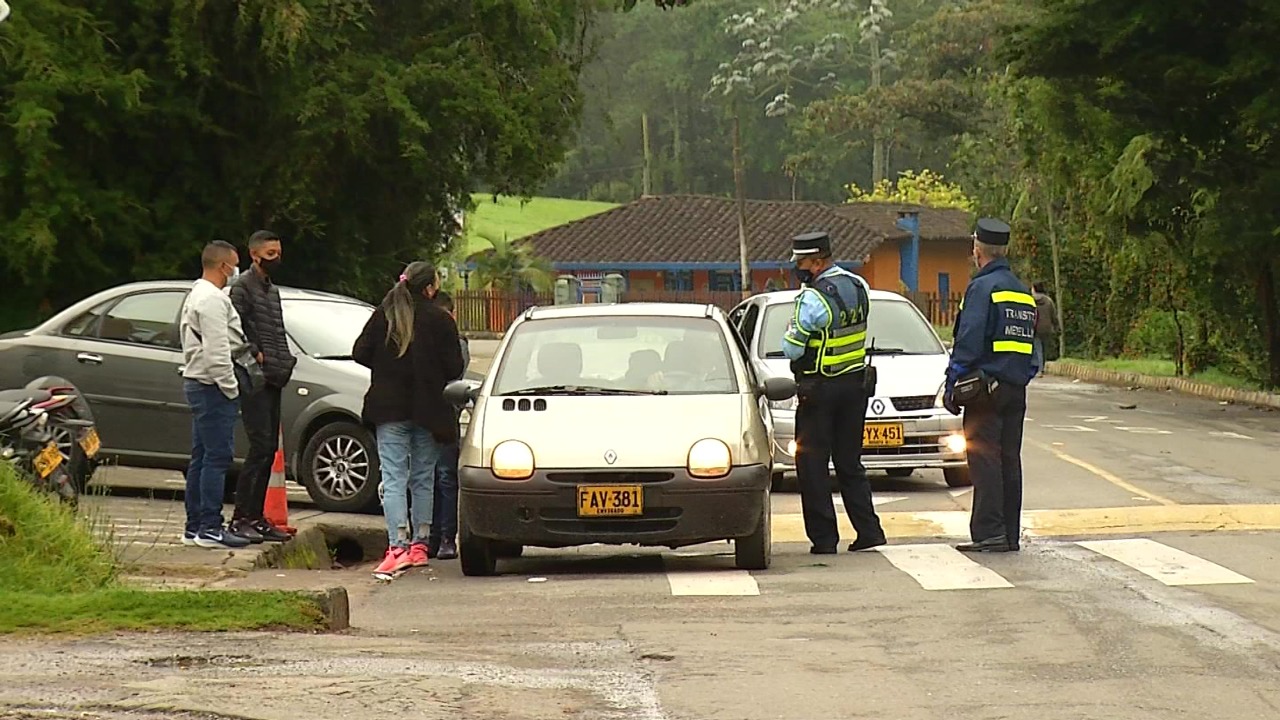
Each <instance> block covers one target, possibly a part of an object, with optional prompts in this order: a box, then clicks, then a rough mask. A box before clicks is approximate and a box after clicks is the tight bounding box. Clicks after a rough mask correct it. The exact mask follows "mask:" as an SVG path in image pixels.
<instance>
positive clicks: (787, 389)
mask: <svg viewBox="0 0 1280 720" xmlns="http://www.w3.org/2000/svg"><path fill="white" fill-rule="evenodd" d="M760 390H761V392H763V393H764V396H765V397H766V398H767V399H768V400H769V402H782V401H783V400H790V399H791V398H793V397H795V395H796V381H795V380H793V379H791V378H789V377H771V378H765V381H764V382H762V383H760Z"/></svg>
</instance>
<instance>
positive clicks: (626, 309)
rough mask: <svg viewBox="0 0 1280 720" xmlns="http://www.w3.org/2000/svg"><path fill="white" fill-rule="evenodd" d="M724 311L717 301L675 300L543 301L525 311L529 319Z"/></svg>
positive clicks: (701, 314) (692, 315)
mask: <svg viewBox="0 0 1280 720" xmlns="http://www.w3.org/2000/svg"><path fill="white" fill-rule="evenodd" d="M720 313H723V311H722V310H721V309H720V308H718V307H716V306H715V305H706V304H700V303H674V302H631V303H583V304H580V305H542V306H538V307H532V308H529V309H528V310H526V311H525V315H524V317H525V319H526V320H551V319H556V318H583V317H679V318H704V317H715V316H716V315H717V314H720Z"/></svg>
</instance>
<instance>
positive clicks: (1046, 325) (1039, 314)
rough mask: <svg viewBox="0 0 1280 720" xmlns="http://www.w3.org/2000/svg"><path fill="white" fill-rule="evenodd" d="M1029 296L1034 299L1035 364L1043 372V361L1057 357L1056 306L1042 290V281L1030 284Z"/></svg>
mask: <svg viewBox="0 0 1280 720" xmlns="http://www.w3.org/2000/svg"><path fill="white" fill-rule="evenodd" d="M1031 297H1033V298H1035V301H1036V339H1035V343H1036V358H1037V359H1038V360H1039V362H1038V363H1037V364H1036V366H1037V367H1039V368H1040V374H1041V375H1043V374H1044V361H1046V360H1057V359H1058V333H1059V332H1061V331H1062V328H1061V327H1059V326H1058V307H1057V305H1055V304H1054V302H1053V298H1052V297H1050V296H1049V294H1048V293H1046V292H1045V291H1044V283H1033V284H1032V285H1031Z"/></svg>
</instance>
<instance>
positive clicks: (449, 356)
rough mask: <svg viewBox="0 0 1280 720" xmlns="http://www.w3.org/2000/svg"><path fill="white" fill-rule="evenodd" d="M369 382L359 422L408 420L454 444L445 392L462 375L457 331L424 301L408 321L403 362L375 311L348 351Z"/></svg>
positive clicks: (455, 434) (452, 416)
mask: <svg viewBox="0 0 1280 720" xmlns="http://www.w3.org/2000/svg"><path fill="white" fill-rule="evenodd" d="M351 356H352V358H354V359H355V361H356V362H358V363H360V364H361V365H363V366H365V367H367V368H369V369H370V370H371V371H372V376H371V378H370V383H369V391H368V392H367V393H365V396H364V409H363V412H362V415H363V419H364V421H365V422H366V423H368V424H370V425H374V426H377V425H382V424H384V423H390V422H403V421H405V420H412V421H413V422H414V423H416V424H417V425H419V426H420V427H424V428H426V429H427V430H429V431H430V432H431V434H432V435H433V436H434V437H435V439H436V440H437V441H439V442H442V443H451V442H455V441H456V440H457V439H458V425H457V417H456V415H455V414H454V408H453V406H452V405H450V404H449V403H448V402H446V401H445V399H444V386H445V385H446V384H447V383H449V382H451V381H453V380H454V379H456V378H458V377H460V376H461V375H462V373H463V371H464V369H465V368H464V367H463V364H462V345H461V343H460V342H459V340H458V326H457V325H456V324H455V323H454V321H453V318H452V317H450V316H449V314H448V313H447V312H445V311H444V310H442V309H440V308H439V307H437V306H436V305H435V304H434V303H431V302H429V301H427V300H426V299H425V298H424V299H423V300H421V301H420V302H418V303H417V307H416V308H415V311H414V316H413V342H411V343H409V350H408V351H407V352H405V354H404V356H403V357H396V348H395V345H393V344H390V343H388V342H387V316H386V313H384V312H383V310H382V308H378V309H377V310H375V311H374V313H373V315H372V316H371V317H370V318H369V322H368V323H366V324H365V326H364V330H363V331H362V332H361V333H360V337H359V338H358V339H357V340H356V344H355V347H353V348H352V349H351Z"/></svg>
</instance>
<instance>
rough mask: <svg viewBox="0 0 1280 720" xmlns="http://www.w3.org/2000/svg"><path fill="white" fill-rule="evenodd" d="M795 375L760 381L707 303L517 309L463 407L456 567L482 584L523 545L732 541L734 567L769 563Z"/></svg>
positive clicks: (453, 391)
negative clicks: (781, 432)
mask: <svg viewBox="0 0 1280 720" xmlns="http://www.w3.org/2000/svg"><path fill="white" fill-rule="evenodd" d="M795 391H796V388H795V382H794V381H793V380H791V379H790V378H769V379H764V380H762V379H760V378H757V376H756V374H755V370H754V369H753V367H752V364H751V362H750V361H749V360H748V355H747V352H746V348H745V347H744V346H743V343H742V341H741V339H740V338H739V337H738V334H737V332H736V331H735V330H734V329H733V328H732V326H730V325H729V323H728V321H727V319H726V317H725V315H724V313H723V312H722V311H721V310H720V309H719V308H716V307H714V306H711V305H695V304H678V303H627V304H620V305H571V306H557V307H540V308H532V309H530V310H527V311H526V312H525V313H524V314H523V315H521V316H520V317H519V318H517V319H516V321H515V322H514V323H513V324H512V325H511V327H510V329H508V331H507V333H506V336H505V338H504V339H503V341H502V344H501V345H500V346H499V347H498V351H497V354H496V355H495V357H494V360H493V366H492V369H491V370H490V372H489V374H488V375H487V377H486V378H485V380H484V381H483V382H482V383H476V382H475V381H468V380H460V381H457V382H454V383H451V384H450V385H449V386H448V387H447V388H446V390H445V395H446V397H448V398H449V400H450V401H451V402H453V403H454V404H457V405H469V406H470V408H469V409H470V416H471V421H470V423H469V426H468V428H467V433H466V436H465V437H464V438H463V440H462V448H461V456H460V462H459V465H460V467H459V473H458V479H459V510H458V545H459V551H460V555H461V561H462V571H463V572H464V573H465V574H467V575H492V574H493V573H494V572H495V571H496V565H497V560H498V559H499V558H500V557H511V556H516V555H519V554H520V552H522V550H523V548H524V547H525V546H537V547H547V548H563V547H572V546H578V545H587V544H593V543H601V544H610V545H624V544H631V545H640V546H651V547H668V548H679V547H684V546H688V545H696V544H699V543H705V542H711V541H716V540H726V539H727V540H732V541H733V543H734V556H735V561H736V565H737V567H739V568H742V569H749V570H762V569H765V568H767V567H768V566H769V561H770V555H771V552H772V547H771V540H770V533H771V529H770V522H769V515H770V504H769V500H770V497H769V481H770V472H771V469H772V467H773V456H772V453H773V447H774V438H773V429H772V421H771V419H770V415H769V407H770V402H779V401H781V400H785V399H787V398H789V397H791V396H793V395H794V394H795Z"/></svg>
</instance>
